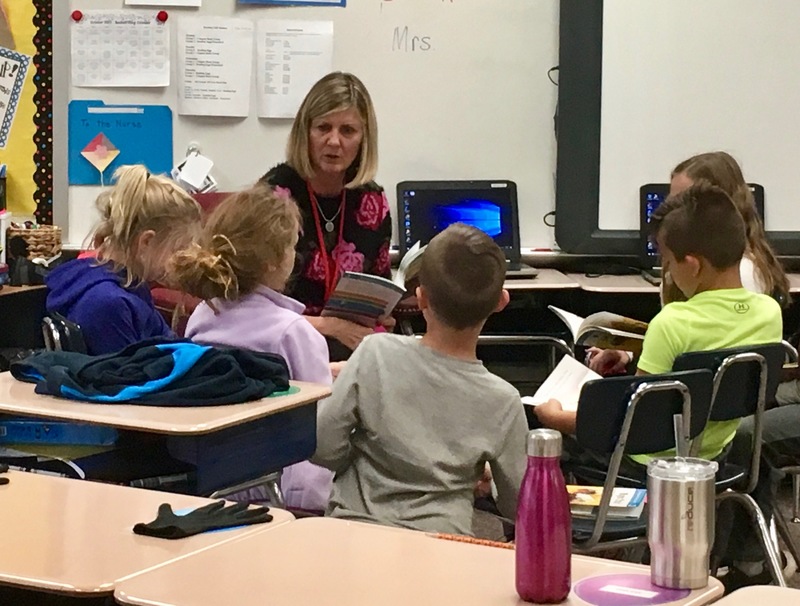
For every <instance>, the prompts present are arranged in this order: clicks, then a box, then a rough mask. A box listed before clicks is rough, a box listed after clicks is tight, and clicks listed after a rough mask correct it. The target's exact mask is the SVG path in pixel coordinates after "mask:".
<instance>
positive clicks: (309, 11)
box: [54, 0, 558, 247]
mask: <svg viewBox="0 0 800 606" xmlns="http://www.w3.org/2000/svg"><path fill="white" fill-rule="evenodd" d="M67 4H68V5H69V10H70V11H71V10H74V9H80V10H88V9H120V8H123V0H69V3H63V4H62V3H61V2H57V3H55V6H54V8H55V10H56V11H64V10H65V9H66V6H67ZM242 6H243V5H242ZM167 10H168V11H169V14H170V18H169V21H168V25H169V26H170V27H171V28H172V32H173V36H172V42H173V44H172V48H171V54H172V56H171V60H172V72H173V73H172V78H171V84H170V86H169V87H167V88H163V89H155V90H147V89H86V88H77V87H72V86H71V84H70V82H69V79H68V72H69V60H68V59H69V58H68V57H64V56H63V55H62V56H61V57H60V58H59V57H56V61H57V65H56V66H55V69H54V73H55V74H56V76H55V77H56V83H55V86H56V87H57V88H58V87H67V89H68V90H69V97H70V98H71V99H98V98H99V99H101V100H103V101H105V102H106V103H117V104H128V103H134V104H135V103H141V104H166V105H170V106H171V107H172V108H173V110H174V109H175V108H176V107H177V96H176V74H175V62H176V58H177V53H176V48H175V44H176V38H175V35H174V33H175V31H176V30H175V28H176V23H177V21H178V20H179V19H180V18H181V17H184V16H197V15H209V16H225V17H228V16H236V17H242V18H249V19H253V20H257V19H260V18H285V19H313V20H320V19H322V20H332V21H333V22H334V68H335V69H339V70H343V71H350V72H352V73H354V74H356V75H357V76H358V77H359V78H361V79H362V80H363V81H364V83H365V84H366V86H367V88H368V89H369V91H370V93H371V95H372V97H373V101H374V103H375V107H376V113H377V116H378V126H379V154H380V168H379V171H378V176H377V179H376V180H377V181H378V183H379V184H381V185H383V186H384V187H385V188H386V191H387V195H388V196H389V200H390V204H391V205H392V206H391V207H392V210H393V214H395V213H394V210H395V208H396V206H395V204H396V203H395V186H396V184H397V183H398V182H400V181H404V180H409V179H511V180H513V181H516V183H517V186H518V192H519V206H520V218H521V220H520V223H521V243H522V245H523V247H539V246H544V247H546V246H551V245H552V244H553V243H554V239H553V233H552V229H551V228H549V227H546V226H545V225H544V223H543V220H542V217H543V215H544V214H545V213H547V212H549V211H551V210H553V207H554V202H553V200H554V172H555V142H554V135H553V121H552V116H553V111H554V108H555V104H556V94H557V89H556V87H555V86H553V85H552V84H551V83H550V82H549V81H548V79H547V77H546V72H547V70H548V69H549V68H550V67H552V66H554V65H556V64H557V62H558V59H557V57H558V48H557V46H558V45H557V40H558V1H557V0H504V1H503V2H498V1H497V0H348V2H347V7H346V8H343V9H342V8H329V7H328V8H324V7H280V8H275V7H269V8H267V7H252V6H250V7H248V8H240V7H239V5H237V4H236V2H235V0H203V5H202V8H200V9H178V8H167ZM67 21H68V20H67V19H65V18H63V15H62V18H61V19H60V20H59V19H56V23H59V22H60V23H62V27H61V28H60V29H57V31H56V38H58V37H59V36H61V37H62V38H63V37H64V36H68V35H69V27H68V23H67ZM406 28H408V29H407V32H408V33H407V36H404V32H406ZM415 36H416V37H418V38H422V37H427V38H428V39H429V44H430V49H429V50H423V49H422V48H421V47H424V46H425V45H419V44H418V45H415V47H414V48H412V43H411V42H412V38H413V37H415ZM62 45H63V40H62ZM62 48H63V46H62ZM59 64H60V65H59ZM252 94H253V99H252V102H251V110H250V116H249V117H248V118H244V119H233V118H200V117H193V116H179V115H177V113H176V114H175V115H174V119H173V120H174V121H173V131H174V148H175V149H174V153H175V158H176V161H177V160H179V159H181V158H183V157H184V154H185V152H186V149H187V147H188V146H189V144H190V143H197V144H199V146H200V148H201V150H202V152H203V153H204V154H205V155H207V156H209V157H210V158H211V159H212V160H213V161H214V163H215V166H214V170H213V175H214V177H215V178H216V179H217V181H218V182H219V184H220V190H222V191H229V190H232V189H235V188H239V187H243V186H246V185H249V184H251V183H253V182H254V181H256V180H257V179H258V178H259V177H260V176H261V175H263V174H264V173H265V172H266V171H267V169H269V168H270V167H271V166H273V165H274V164H276V163H277V162H279V161H281V160H282V159H283V157H284V149H285V144H286V138H287V135H288V133H289V129H290V126H291V121H289V120H269V119H259V118H257V117H256V106H257V104H256V98H255V90H253V93H252ZM56 119H58V116H56ZM61 119H63V116H62V118H61ZM62 129H63V125H62ZM57 132H58V129H57ZM98 191H99V188H97V187H68V186H67V183H66V181H65V180H64V179H63V178H62V179H61V182H60V183H59V184H57V185H56V196H55V198H56V205H58V204H61V203H63V202H62V200H65V199H67V198H68V200H69V202H68V211H67V219H66V220H67V221H68V229H67V236H66V240H67V241H68V242H69V243H70V244H73V245H74V244H80V243H81V242H82V241H83V239H84V237H85V235H86V233H87V232H88V231H89V230H90V228H91V226H92V225H93V223H94V220H95V214H94V207H93V200H94V198H95V197H96V196H97V193H98ZM57 216H62V215H61V214H58V215H57ZM395 227H396V226H395ZM395 233H396V229H395ZM395 241H397V237H396V236H395Z"/></svg>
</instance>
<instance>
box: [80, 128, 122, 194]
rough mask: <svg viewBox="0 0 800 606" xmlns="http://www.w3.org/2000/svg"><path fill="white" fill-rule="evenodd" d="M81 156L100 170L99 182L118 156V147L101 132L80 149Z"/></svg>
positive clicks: (102, 183)
mask: <svg viewBox="0 0 800 606" xmlns="http://www.w3.org/2000/svg"><path fill="white" fill-rule="evenodd" d="M81 156H83V157H84V158H86V159H87V160H88V161H89V163H90V164H91V165H92V166H94V167H95V168H96V169H97V170H98V171H99V172H100V184H101V185H105V183H104V182H103V181H104V179H103V173H104V172H105V170H106V169H107V168H108V165H109V164H111V163H112V162H113V161H114V159H115V158H116V157H117V156H119V149H117V147H116V145H114V144H113V143H112V142H111V141H109V139H108V137H106V136H105V135H104V134H103V133H99V134H98V135H97V136H96V137H95V138H94V139H92V140H91V141H89V143H87V144H86V147H84V148H83V150H82V151H81Z"/></svg>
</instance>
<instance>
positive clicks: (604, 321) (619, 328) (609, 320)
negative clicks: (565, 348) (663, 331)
mask: <svg viewBox="0 0 800 606" xmlns="http://www.w3.org/2000/svg"><path fill="white" fill-rule="evenodd" d="M547 307H548V308H549V309H550V310H551V311H552V312H553V313H554V314H556V315H557V316H558V317H559V318H561V320H562V321H563V322H564V324H566V325H567V327H568V328H569V330H570V332H571V333H572V337H573V339H574V341H575V345H583V346H586V347H599V348H600V349H622V350H625V351H632V352H633V353H634V354H635V355H638V354H640V353H641V352H642V342H643V341H644V333H645V332H647V322H641V321H640V320H634V319H633V318H626V317H625V316H620V315H619V314H612V313H610V312H607V311H599V312H597V313H594V314H592V315H590V316H588V317H586V318H581V317H580V316H578V315H575V314H574V313H571V312H568V311H564V310H563V309H559V308H558V307H554V306H553V305H548V306H547Z"/></svg>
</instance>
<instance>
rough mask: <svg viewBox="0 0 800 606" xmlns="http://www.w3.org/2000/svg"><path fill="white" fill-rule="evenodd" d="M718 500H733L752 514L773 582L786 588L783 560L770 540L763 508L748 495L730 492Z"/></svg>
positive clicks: (721, 495)
mask: <svg viewBox="0 0 800 606" xmlns="http://www.w3.org/2000/svg"><path fill="white" fill-rule="evenodd" d="M717 499H719V500H725V499H732V500H733V501H735V502H737V503H739V504H740V505H741V506H742V507H744V509H746V510H747V513H749V514H750V518H751V520H752V521H753V522H754V529H755V530H756V532H757V533H758V538H759V540H760V541H761V547H762V548H763V549H764V554H765V555H766V560H767V567H768V568H769V572H770V575H771V576H772V580H773V581H774V582H775V584H776V585H778V586H779V587H786V579H784V578H783V567H782V566H781V559H780V555H779V554H778V549H777V547H776V546H775V543H773V542H772V540H771V538H770V532H769V527H768V526H767V521H766V520H765V519H764V514H763V513H762V512H761V508H760V507H759V506H758V504H757V503H756V502H755V500H754V499H753V497H751V496H750V495H747V494H742V493H738V492H733V491H728V492H723V493H722V494H720V495H717Z"/></svg>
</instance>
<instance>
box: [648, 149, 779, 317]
mask: <svg viewBox="0 0 800 606" xmlns="http://www.w3.org/2000/svg"><path fill="white" fill-rule="evenodd" d="M676 175H686V177H688V178H689V179H691V180H692V181H693V182H694V183H700V182H703V181H705V182H707V183H710V184H711V185H715V186H717V187H719V188H720V189H722V190H723V191H724V192H725V193H727V194H728V195H729V196H730V197H731V200H733V203H734V205H735V206H736V209H737V210H738V211H739V213H740V214H741V215H742V219H744V225H745V236H746V239H747V252H748V253H749V254H750V255H751V256H752V257H753V265H754V266H755V268H756V272H757V274H758V277H759V278H760V282H761V284H762V285H763V286H764V289H765V292H766V293H767V294H770V295H772V296H773V297H775V298H776V299H777V300H778V301H779V302H780V303H781V304H782V305H786V304H788V303H789V301H790V298H789V280H788V278H787V277H786V272H785V271H784V269H783V266H782V265H781V264H780V261H778V259H777V257H776V256H775V253H774V252H773V250H772V247H771V246H770V245H769V242H767V236H766V234H765V232H764V224H763V223H762V221H761V217H759V215H758V211H757V209H756V204H755V200H754V199H753V193H752V192H751V191H750V187H749V186H748V185H747V182H746V181H745V180H744V175H743V174H742V169H741V168H740V167H739V163H738V162H736V160H735V159H734V158H733V156H731V155H730V154H729V153H727V152H724V151H715V152H707V153H704V154H698V155H696V156H692V157H691V158H689V159H687V160H684V161H683V162H681V163H680V164H678V165H677V166H676V167H675V169H674V170H673V171H672V177H675V176H676ZM670 292H672V290H670ZM673 294H674V293H673ZM664 299H665V301H667V302H668V301H672V300H675V298H673V297H672V296H669V295H668V294H665V297H664Z"/></svg>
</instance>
